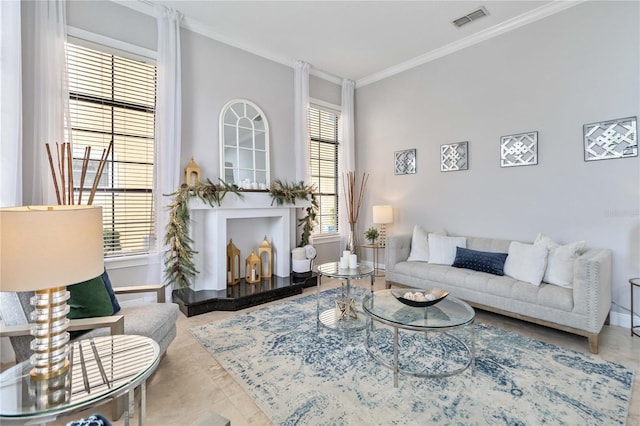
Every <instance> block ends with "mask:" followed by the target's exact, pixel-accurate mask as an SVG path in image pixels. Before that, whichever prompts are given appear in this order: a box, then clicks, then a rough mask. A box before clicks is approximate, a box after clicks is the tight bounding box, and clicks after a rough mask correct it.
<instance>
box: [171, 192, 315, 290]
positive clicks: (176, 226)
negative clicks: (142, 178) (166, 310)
mask: <svg viewBox="0 0 640 426" xmlns="http://www.w3.org/2000/svg"><path fill="white" fill-rule="evenodd" d="M313 191H314V188H313V186H306V185H304V183H303V182H300V183H299V184H287V183H284V182H281V181H279V180H276V181H275V182H273V183H272V184H271V187H270V188H269V194H270V195H271V198H272V200H271V204H272V205H273V203H274V202H275V203H277V205H282V204H284V203H287V204H294V203H295V202H296V199H301V200H308V199H309V198H308V197H309V196H311V206H310V207H307V209H306V213H307V214H306V216H305V217H304V218H301V219H299V220H298V225H302V226H303V230H302V242H301V245H306V244H308V243H309V237H310V235H311V231H312V230H313V224H314V221H315V218H316V211H317V208H318V205H317V202H316V198H315V195H314V194H313ZM228 192H233V193H234V194H236V195H238V196H239V197H242V196H243V194H242V189H240V188H239V187H237V186H236V185H232V184H227V183H225V182H224V181H223V180H220V184H218V185H216V184H214V183H212V182H211V181H210V180H209V179H207V180H206V181H204V182H197V183H196V184H195V185H193V186H189V185H187V184H183V185H182V186H180V188H178V190H177V191H176V192H174V193H173V194H169V196H172V197H173V201H172V203H171V204H169V223H168V224H167V233H166V235H165V238H164V243H165V245H166V246H168V247H169V248H168V250H167V251H166V252H165V265H166V267H165V270H164V272H165V276H166V280H167V282H168V283H169V284H176V285H177V286H178V288H179V289H185V288H188V287H189V286H190V284H191V280H192V279H193V278H194V277H195V276H196V275H197V274H198V273H199V271H198V270H197V269H196V267H195V265H194V263H193V255H194V254H196V253H197V252H196V251H195V250H193V249H192V248H191V245H192V244H193V240H192V239H191V238H190V237H189V219H190V214H189V200H190V199H191V198H193V197H198V198H199V199H200V200H202V201H203V202H205V203H207V204H209V205H210V206H211V207H214V203H215V204H217V205H218V206H220V205H221V203H222V199H223V198H224V196H225V195H226V194H227V193H228Z"/></svg>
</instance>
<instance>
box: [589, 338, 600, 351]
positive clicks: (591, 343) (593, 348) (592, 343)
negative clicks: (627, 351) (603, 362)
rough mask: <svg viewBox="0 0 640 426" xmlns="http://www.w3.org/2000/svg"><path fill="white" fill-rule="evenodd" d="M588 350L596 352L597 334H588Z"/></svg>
mask: <svg viewBox="0 0 640 426" xmlns="http://www.w3.org/2000/svg"><path fill="white" fill-rule="evenodd" d="M588 337H589V350H590V351H591V353H592V354H597V353H598V335H597V334H590V335H589V336H588Z"/></svg>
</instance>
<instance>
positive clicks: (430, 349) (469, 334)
mask: <svg viewBox="0 0 640 426" xmlns="http://www.w3.org/2000/svg"><path fill="white" fill-rule="evenodd" d="M362 308H363V309H364V312H365V313H366V314H367V315H368V316H369V317H370V318H371V319H372V320H373V321H372V322H371V326H370V327H367V336H366V343H365V345H366V348H367V352H368V353H369V355H370V356H371V357H372V358H373V359H375V360H376V361H377V362H379V363H380V364H382V365H384V366H385V367H388V368H390V369H392V370H393V386H394V387H398V374H399V373H400V374H404V375H408V376H416V377H447V376H452V375H454V374H458V373H461V372H462V371H464V370H466V369H467V368H469V367H471V370H472V374H475V330H474V328H475V327H474V320H475V311H474V310H473V308H472V307H471V306H469V305H468V304H467V303H465V302H463V301H462V300H459V299H456V298H455V297H453V296H447V297H446V298H445V299H443V300H441V301H440V302H438V303H437V304H435V305H432V306H427V307H411V306H407V305H405V304H403V303H402V302H400V301H399V300H398V299H396V298H395V297H394V296H393V294H391V290H381V291H376V292H375V293H371V294H367V295H366V296H365V297H364V299H363V301H362ZM375 323H380V324H382V327H379V328H376V324H375ZM390 329H391V330H390ZM399 330H404V331H407V332H408V333H403V335H402V344H400V343H399V341H400V335H399ZM433 333H437V336H433ZM390 339H393V344H392V345H390V344H389V343H390V341H389V340H390ZM400 347H402V350H403V354H400ZM401 356H402V359H401Z"/></svg>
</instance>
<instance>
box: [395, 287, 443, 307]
mask: <svg viewBox="0 0 640 426" xmlns="http://www.w3.org/2000/svg"><path fill="white" fill-rule="evenodd" d="M407 293H414V294H415V293H422V294H423V295H424V296H425V297H426V298H427V299H429V298H433V299H432V300H425V301H417V300H411V299H405V297H404V296H405V295H406V294H407ZM391 294H393V297H395V298H396V299H398V301H400V302H401V303H404V304H405V305H408V306H413V307H414V308H424V307H426V306H431V305H435V304H436V303H438V302H440V301H441V300H442V299H444V298H445V297H447V295H448V294H449V293H448V292H446V291H444V290H442V289H441V288H432V289H430V290H424V289H420V288H407V289H395V290H391Z"/></svg>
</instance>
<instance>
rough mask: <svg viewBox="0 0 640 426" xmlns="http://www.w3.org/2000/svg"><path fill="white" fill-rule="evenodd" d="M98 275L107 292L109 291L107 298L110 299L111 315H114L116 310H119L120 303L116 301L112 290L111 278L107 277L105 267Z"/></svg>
mask: <svg viewBox="0 0 640 426" xmlns="http://www.w3.org/2000/svg"><path fill="white" fill-rule="evenodd" d="M100 277H101V278H102V283H103V284H104V287H105V288H106V289H107V293H109V299H111V306H113V313H112V314H111V315H115V314H116V313H117V312H118V311H120V304H119V303H118V299H117V298H116V294H115V293H114V291H113V286H112V285H111V280H110V279H109V275H108V274H107V268H105V269H104V272H103V273H102V275H101V276H100Z"/></svg>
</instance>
